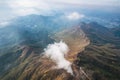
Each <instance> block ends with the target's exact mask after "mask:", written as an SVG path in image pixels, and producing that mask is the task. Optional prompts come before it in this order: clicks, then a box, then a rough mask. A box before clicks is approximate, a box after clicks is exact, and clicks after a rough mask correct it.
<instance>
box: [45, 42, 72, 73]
mask: <svg viewBox="0 0 120 80" xmlns="http://www.w3.org/2000/svg"><path fill="white" fill-rule="evenodd" d="M68 51H69V48H68V46H67V44H65V43H64V42H62V41H61V42H59V43H54V44H49V45H48V46H47V48H45V49H44V53H45V54H44V55H45V56H47V57H49V58H50V59H52V60H53V61H54V62H55V63H56V64H57V66H56V68H57V69H61V68H63V69H65V70H66V71H67V72H68V73H70V74H72V75H73V71H72V68H71V63H70V62H69V61H68V60H66V59H65V55H67V53H68Z"/></svg>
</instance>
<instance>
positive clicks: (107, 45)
mask: <svg viewBox="0 0 120 80" xmlns="http://www.w3.org/2000/svg"><path fill="white" fill-rule="evenodd" d="M81 29H82V30H83V31H84V32H85V33H86V35H87V37H88V38H89V39H90V41H91V43H90V45H88V46H87V47H86V49H85V50H84V51H83V52H81V53H80V54H79V55H78V58H80V61H79V60H78V62H79V65H80V66H82V67H84V68H85V70H87V71H88V72H90V74H91V78H92V79H93V80H119V79H120V76H119V75H118V74H120V47H119V46H120V39H119V38H118V37H116V36H115V35H114V34H113V33H112V31H111V30H110V29H108V28H105V27H103V26H101V25H98V24H97V23H89V24H86V23H83V24H82V25H81Z"/></svg>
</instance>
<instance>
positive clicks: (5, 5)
mask: <svg viewBox="0 0 120 80" xmlns="http://www.w3.org/2000/svg"><path fill="white" fill-rule="evenodd" d="M100 7H105V8H113V9H114V8H120V0H0V22H2V21H5V20H9V19H11V18H14V17H16V16H24V15H29V14H45V13H50V12H52V11H56V10H62V9H63V10H64V9H73V8H100Z"/></svg>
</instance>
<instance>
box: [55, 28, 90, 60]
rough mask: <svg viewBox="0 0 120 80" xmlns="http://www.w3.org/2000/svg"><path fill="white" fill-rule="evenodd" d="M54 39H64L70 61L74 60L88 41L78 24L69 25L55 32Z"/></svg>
mask: <svg viewBox="0 0 120 80" xmlns="http://www.w3.org/2000/svg"><path fill="white" fill-rule="evenodd" d="M54 39H55V40H56V41H60V40H62V41H64V42H66V43H67V45H68V46H69V49H70V51H69V53H68V55H67V58H68V59H69V60H70V61H74V60H75V59H76V56H77V54H78V53H79V52H81V51H83V50H84V48H85V47H86V46H87V45H88V44H89V43H90V41H89V39H88V38H87V37H86V35H85V33H84V32H83V31H82V30H81V28H80V26H77V27H75V26H74V27H71V28H69V29H65V30H63V31H61V32H58V33H56V34H55V36H54Z"/></svg>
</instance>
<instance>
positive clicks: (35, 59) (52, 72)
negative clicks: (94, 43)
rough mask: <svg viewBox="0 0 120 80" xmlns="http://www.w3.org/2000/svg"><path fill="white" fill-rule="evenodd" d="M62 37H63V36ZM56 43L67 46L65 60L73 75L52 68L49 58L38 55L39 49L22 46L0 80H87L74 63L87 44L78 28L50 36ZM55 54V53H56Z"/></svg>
mask: <svg viewBox="0 0 120 80" xmlns="http://www.w3.org/2000/svg"><path fill="white" fill-rule="evenodd" d="M63 35H64V36H63ZM51 37H52V38H53V39H55V40H56V41H60V40H61V39H62V40H63V41H65V42H66V43H67V44H68V47H69V48H70V52H69V53H68V55H66V59H68V60H69V61H71V62H72V65H71V66H72V70H73V74H74V75H71V74H70V73H68V72H67V71H66V70H64V69H56V68H53V67H54V66H55V65H56V64H55V62H54V61H52V60H51V59H50V58H48V57H46V56H43V55H40V53H41V52H40V51H39V50H40V49H41V48H40V47H37V49H36V48H35V47H31V46H29V47H28V46H23V47H19V49H18V50H21V51H22V52H21V53H20V55H19V58H18V59H16V61H15V62H14V66H12V67H11V68H10V69H8V71H6V72H5V73H4V75H2V76H1V77H0V79H2V80H88V79H89V77H88V76H87V75H86V74H85V73H84V71H83V69H82V68H79V67H78V66H77V65H76V63H75V62H74V61H75V60H76V59H77V57H76V56H77V53H79V52H81V51H83V50H84V47H85V46H87V45H88V44H89V40H88V38H87V37H86V36H85V34H84V32H83V31H82V30H81V29H80V27H72V28H70V29H66V30H63V31H62V32H58V33H56V35H54V36H51ZM56 54H57V53H56Z"/></svg>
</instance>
